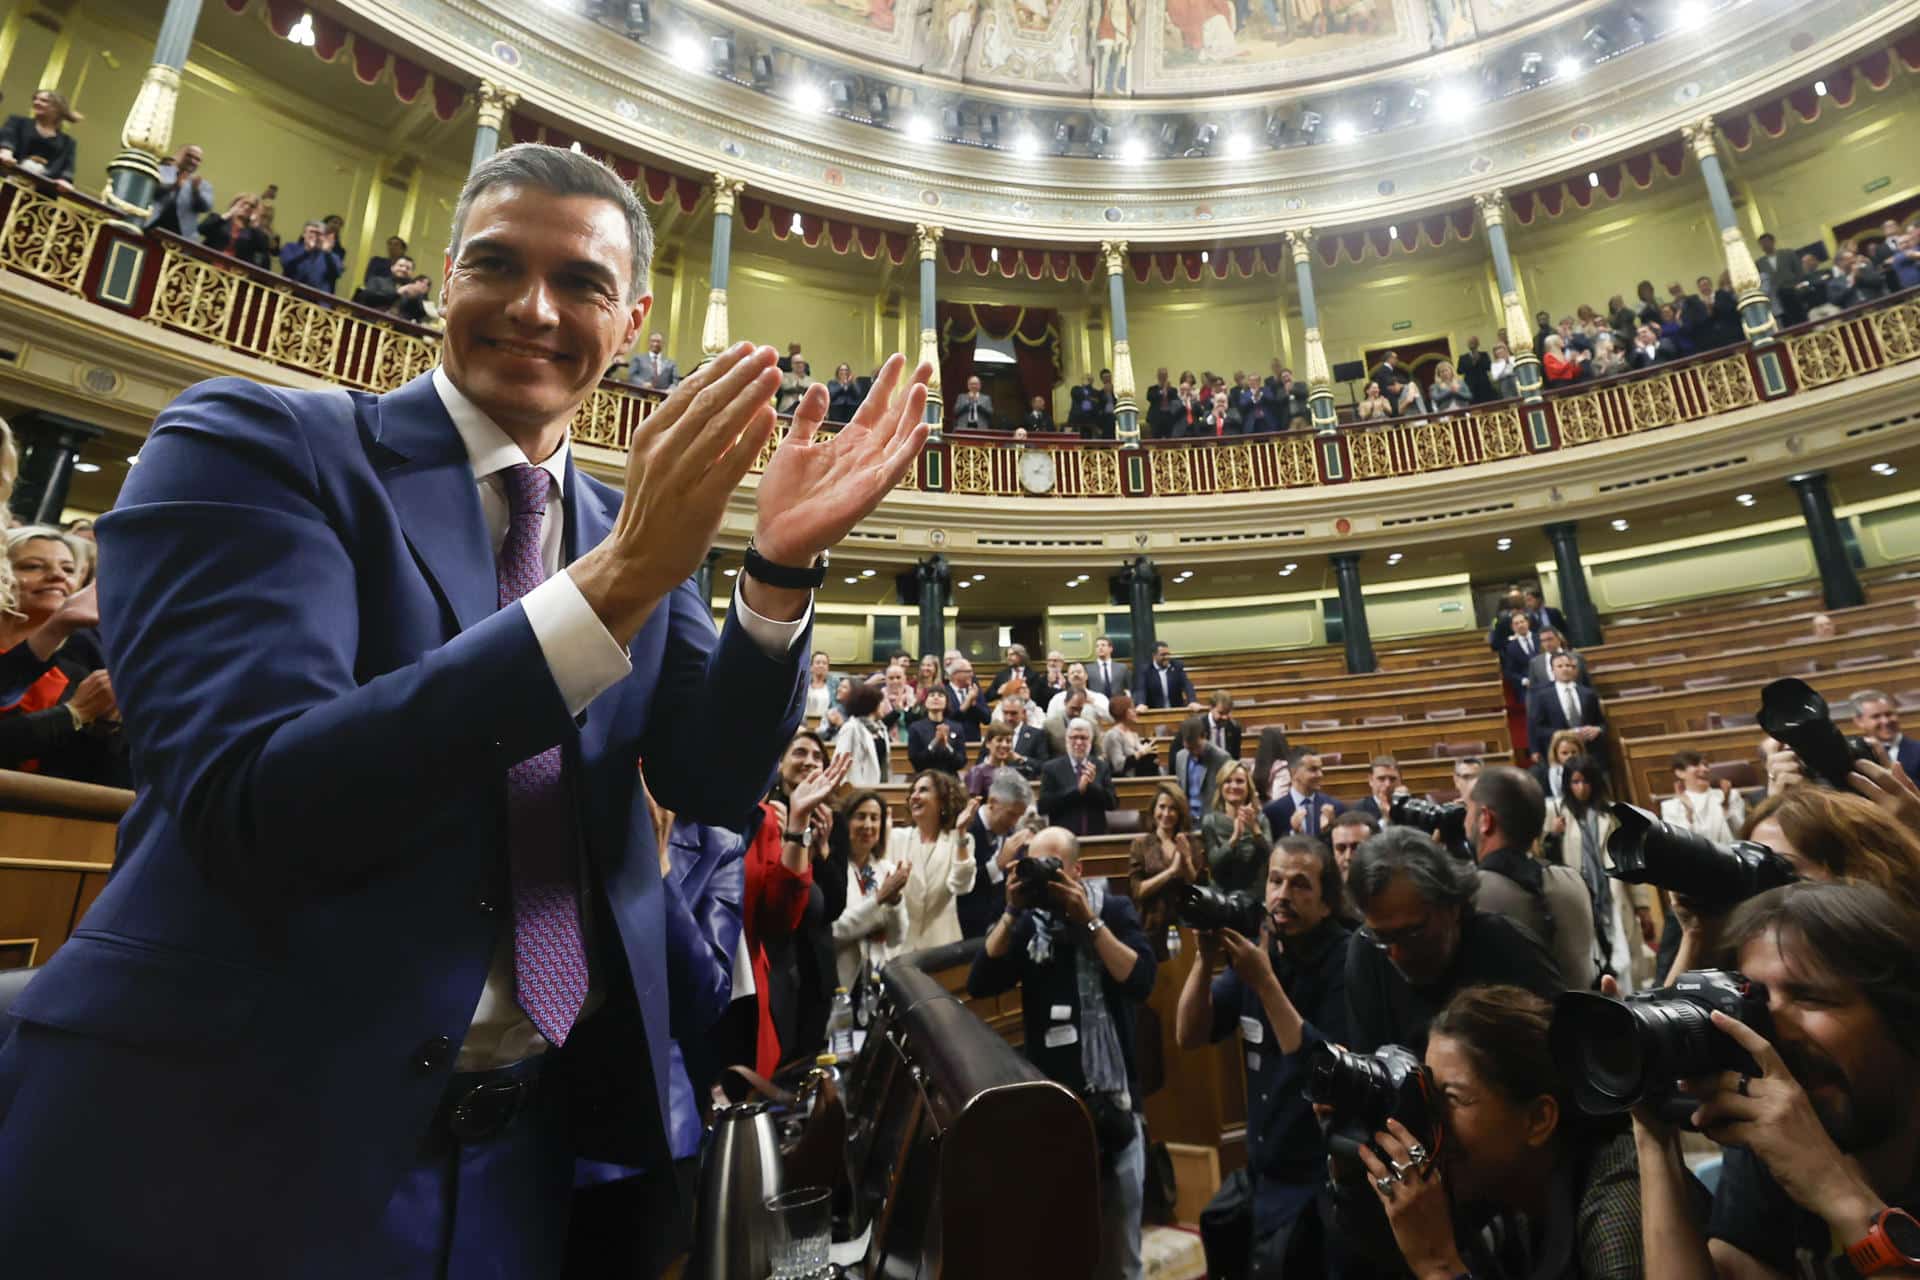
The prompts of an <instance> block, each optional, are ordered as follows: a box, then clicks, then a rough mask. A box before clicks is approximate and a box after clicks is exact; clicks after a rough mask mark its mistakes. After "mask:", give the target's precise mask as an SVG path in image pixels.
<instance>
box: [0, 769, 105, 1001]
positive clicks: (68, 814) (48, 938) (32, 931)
mask: <svg viewBox="0 0 1920 1280" xmlns="http://www.w3.org/2000/svg"><path fill="white" fill-rule="evenodd" d="M132 799H133V793H132V792H130V791H120V790H117V789H115V788H112V787H96V786H91V785H88V784H86V783H80V782H66V781H63V780H61V779H58V778H42V777H39V776H38V775H36V774H30V773H15V772H12V771H9V770H0V966H8V967H11V966H12V965H13V963H14V962H15V961H26V960H28V959H30V961H31V963H33V964H37V965H38V964H45V963H46V962H47V960H48V959H49V958H50V957H51V956H52V955H53V953H54V952H55V951H58V950H59V949H60V947H61V946H62V945H63V944H64V943H65V942H66V940H67V938H68V936H69V935H70V934H71V933H72V932H73V930H74V929H75V927H77V926H78V924H79V922H80V919H81V917H82V916H84V915H85V914H86V911H87V908H88V907H90V906H92V905H93V900H94V899H95V898H96V897H98V896H99V894H100V891H101V890H102V889H103V888H105V887H106V883H107V872H108V870H109V868H111V867H112V866H113V849H114V835H115V825H114V824H115V823H116V822H117V821H118V820H119V818H120V815H121V814H123V813H125V812H126V808H127V805H128V804H130V803H131V802H132ZM20 943H30V952H31V954H30V957H29V956H28V955H27V954H26V953H27V951H28V950H29V948H27V947H22V946H20V945H12V946H9V945H7V944H20Z"/></svg>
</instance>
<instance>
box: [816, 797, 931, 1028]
mask: <svg viewBox="0 0 1920 1280" xmlns="http://www.w3.org/2000/svg"><path fill="white" fill-rule="evenodd" d="M891 825H892V823H891V821H890V818H889V816H888V813H887V802H886V800H885V799H883V798H882V797H881V796H880V794H879V793H878V792H875V791H871V790H864V789H863V790H858V791H855V792H854V793H853V794H852V795H850V796H848V797H847V800H846V803H845V804H843V805H842V806H841V808H840V820H839V821H838V822H836V823H834V824H833V835H832V836H831V838H830V844H831V848H832V852H831V853H830V854H829V855H828V856H827V859H826V863H825V866H824V867H823V868H821V869H819V870H816V872H815V874H814V878H815V880H817V881H819V884H820V889H821V892H822V894H823V895H824V896H825V898H826V903H825V906H826V917H827V919H828V920H829V921H830V922H831V928H832V932H833V958H834V968H835V971H836V974H837V976H838V979H839V985H840V986H843V987H845V988H846V989H847V990H848V991H849V992H851V993H855V994H854V999H856V1000H859V999H861V998H862V997H863V996H864V993H865V990H866V987H867V985H868V983H867V978H868V976H869V975H870V974H872V973H876V972H878V971H879V969H880V967H881V966H882V965H884V964H885V963H886V962H887V961H888V960H889V959H890V958H892V956H893V954H894V952H895V951H897V950H898V949H899V948H900V946H901V944H902V943H904V942H905V941H906V938H907V902H906V888H907V876H908V874H909V872H910V868H909V867H908V865H907V864H906V863H904V862H896V861H894V860H893V859H891V858H889V857H888V856H887V848H888V836H889V829H890V827H891Z"/></svg>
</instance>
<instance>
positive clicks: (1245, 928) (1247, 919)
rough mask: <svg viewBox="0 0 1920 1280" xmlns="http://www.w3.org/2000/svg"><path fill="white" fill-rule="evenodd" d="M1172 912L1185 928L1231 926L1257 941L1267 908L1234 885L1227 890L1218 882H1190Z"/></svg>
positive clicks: (1221, 927)
mask: <svg viewBox="0 0 1920 1280" xmlns="http://www.w3.org/2000/svg"><path fill="white" fill-rule="evenodd" d="M1174 915H1175V916H1176V917H1177V918H1178V919H1179V921H1180V923H1181V924H1183V925H1186V926H1187V928H1189V929H1199V930H1203V931H1205V930H1211V929H1231V930H1233V931H1234V932H1235V933H1237V934H1239V935H1240V936H1241V937H1243V938H1246V939H1248V940H1250V941H1254V942H1257V941H1259V939H1260V926H1261V925H1263V924H1265V923H1266V920H1267V909H1266V907H1265V905H1263V904H1262V903H1261V902H1260V901H1259V900H1258V899H1256V898H1255V897H1254V896H1253V895H1252V894H1250V893H1246V892H1243V891H1241V890H1238V889H1236V890H1234V891H1233V892H1231V893H1229V892H1227V891H1226V890H1225V889H1222V888H1220V887H1219V886H1218V885H1211V884H1190V885H1188V886H1187V888H1186V892H1185V893H1183V894H1181V895H1180V903H1179V905H1178V906H1177V907H1176V908H1175V909H1174Z"/></svg>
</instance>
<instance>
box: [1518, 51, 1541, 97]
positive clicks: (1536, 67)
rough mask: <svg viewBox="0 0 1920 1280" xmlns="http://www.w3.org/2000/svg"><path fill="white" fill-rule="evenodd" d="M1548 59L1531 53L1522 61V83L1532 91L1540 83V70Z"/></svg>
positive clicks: (1522, 58)
mask: <svg viewBox="0 0 1920 1280" xmlns="http://www.w3.org/2000/svg"><path fill="white" fill-rule="evenodd" d="M1545 62H1546V59H1545V58H1543V57H1541V56H1540V55H1539V54H1538V53H1532V52H1529V53H1527V54H1525V55H1524V56H1523V57H1521V59H1520V83H1522V84H1524V85H1526V86H1527V88H1529V89H1531V88H1533V87H1534V86H1535V85H1537V84H1539V83H1540V68H1541V66H1542V65H1543V64H1544V63H1545Z"/></svg>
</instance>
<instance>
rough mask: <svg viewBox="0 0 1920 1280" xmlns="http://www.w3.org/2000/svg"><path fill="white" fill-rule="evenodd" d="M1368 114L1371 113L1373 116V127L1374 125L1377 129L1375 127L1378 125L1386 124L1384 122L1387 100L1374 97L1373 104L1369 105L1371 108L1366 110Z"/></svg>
mask: <svg viewBox="0 0 1920 1280" xmlns="http://www.w3.org/2000/svg"><path fill="white" fill-rule="evenodd" d="M1368 114H1370V115H1372V116H1373V127H1374V128H1376V129H1377V128H1379V127H1380V126H1382V125H1384V124H1386V122H1387V100H1386V99H1385V98H1375V99H1374V100H1373V106H1372V107H1371V108H1370V109H1369V112H1368Z"/></svg>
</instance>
